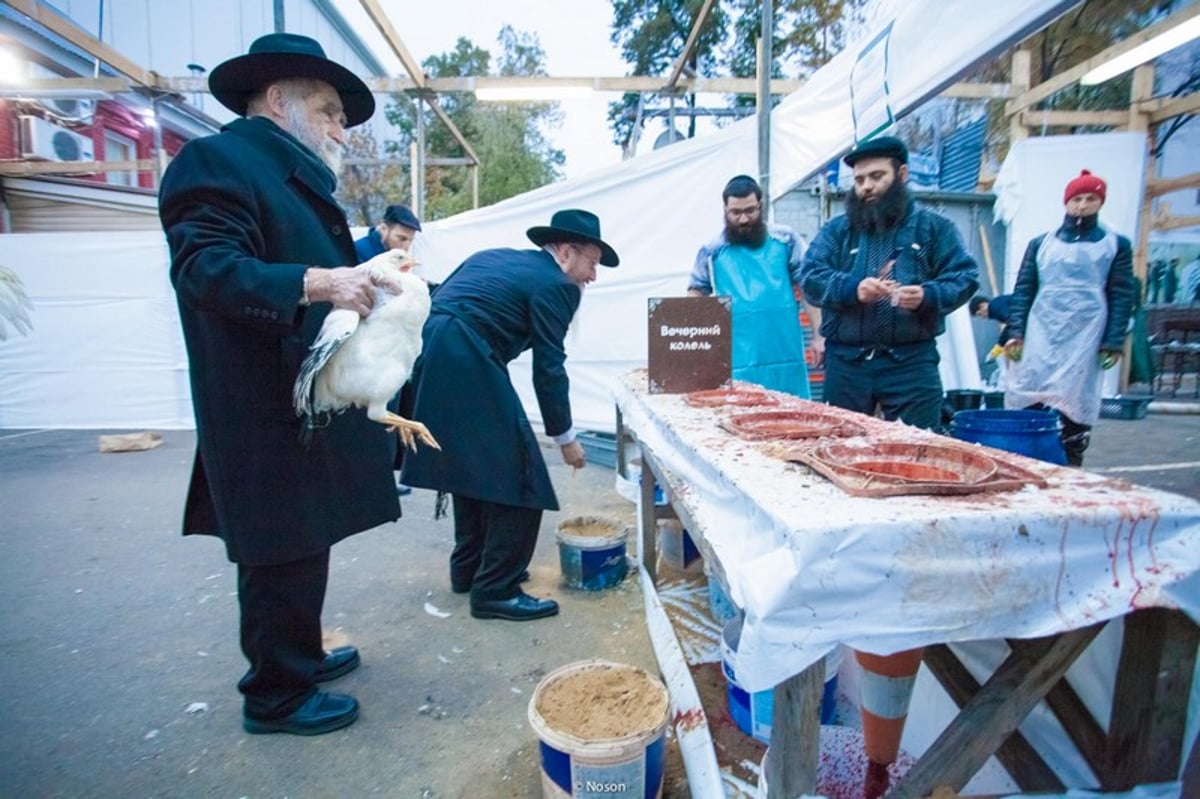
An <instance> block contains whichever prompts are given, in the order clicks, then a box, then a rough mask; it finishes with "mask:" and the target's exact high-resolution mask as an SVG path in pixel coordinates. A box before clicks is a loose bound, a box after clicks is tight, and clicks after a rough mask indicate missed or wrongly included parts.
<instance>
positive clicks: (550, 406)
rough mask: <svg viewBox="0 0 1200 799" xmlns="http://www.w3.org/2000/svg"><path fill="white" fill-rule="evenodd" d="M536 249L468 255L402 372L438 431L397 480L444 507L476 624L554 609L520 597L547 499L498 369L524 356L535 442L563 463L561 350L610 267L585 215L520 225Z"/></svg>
mask: <svg viewBox="0 0 1200 799" xmlns="http://www.w3.org/2000/svg"><path fill="white" fill-rule="evenodd" d="M527 235H528V236H529V239H530V240H531V241H532V242H533V243H534V244H536V245H538V247H539V249H536V250H510V249H496V250H484V251H482V252H478V253H476V254H474V255H472V256H471V257H469V258H468V259H467V260H466V261H464V262H463V263H462V265H460V266H459V267H458V269H456V270H455V271H454V272H453V273H451V275H450V276H449V277H448V278H446V280H445V282H443V283H442V284H441V286H440V287H439V288H438V290H437V292H436V293H435V294H434V295H433V308H432V310H431V311H430V314H429V320H428V321H427V322H426V323H425V330H424V332H423V338H424V342H425V344H424V349H423V351H422V353H421V357H420V359H419V360H418V361H417V364H416V366H415V367H414V369H413V378H412V380H413V386H414V391H413V395H414V407H413V414H414V415H415V417H416V418H419V419H421V420H422V421H424V422H425V423H426V424H427V425H428V426H429V427H430V429H433V430H437V431H438V441H439V442H440V443H441V445H442V451H441V452H440V453H438V454H437V456H436V457H428V453H426V452H424V451H418V452H410V453H408V455H407V456H406V457H405V462H404V471H403V472H402V473H401V479H402V480H403V481H404V483H406V484H408V485H411V486H416V487H419V488H433V489H437V490H438V491H443V492H448V493H450V494H451V495H453V500H454V541H455V546H454V551H453V553H452V554H451V556H450V587H451V588H452V589H453V590H454V591H455V592H456V593H467V592H470V594H471V615H472V616H474V617H476V618H479V619H509V620H512V621H526V620H530V619H540V618H543V617H546V616H553V615H555V614H556V613H558V604H557V603H556V602H554V601H552V600H547V599H536V598H534V597H532V596H529V595H528V594H526V593H525V592H524V591H522V590H521V587H520V583H521V581H522V579H523V578H525V577H526V569H527V567H528V566H529V561H530V559H531V558H532V557H533V550H534V545H535V544H536V543H537V536H538V527H539V525H540V524H541V519H542V511H543V510H557V509H558V499H557V497H556V496H555V494H554V487H553V486H552V485H551V483H550V475H549V473H548V472H547V470H546V464H545V462H544V461H543V459H542V453H541V449H540V447H539V446H538V442H537V439H536V438H535V437H534V434H533V429H532V428H531V427H530V424H529V421H528V419H527V418H526V416H525V411H524V409H523V408H522V407H521V401H520V399H519V398H518V397H517V393H516V391H515V390H514V389H513V387H512V384H511V383H510V382H509V377H508V364H509V363H510V362H511V361H512V360H513V359H515V358H516V357H517V356H518V355H520V354H521V353H522V352H524V351H525V350H529V349H532V351H533V386H534V391H535V393H536V395H537V401H538V407H539V408H540V410H541V414H542V420H543V423H544V425H545V431H546V435H547V436H549V437H551V438H552V439H553V440H554V442H555V443H556V444H558V445H559V447H560V448H561V450H562V458H563V461H565V462H566V463H567V464H569V465H570V466H572V467H575V468H580V467H582V466H583V465H584V463H585V458H584V452H583V447H582V446H581V445H580V443H579V442H578V441H577V440H576V438H575V429H574V427H573V425H572V421H571V403H570V399H569V397H568V387H569V384H568V380H567V370H566V367H565V361H566V359H567V354H566V352H565V350H564V349H563V339H564V337H565V336H566V333H567V327H568V325H570V323H571V319H572V317H574V315H575V311H576V309H577V308H578V307H579V302H580V299H581V298H582V292H583V288H584V286H586V285H587V284H589V283H591V282H592V281H593V280H595V279H596V265H597V264H602V265H604V266H616V265H617V263H618V258H617V253H616V252H615V251H614V250H613V248H612V247H610V246H609V245H608V244H606V243H605V242H604V240H603V239H602V238H601V236H600V220H599V219H597V218H596V216H595V214H591V213H589V212H587V211H580V210H564V211H559V212H557V213H555V214H554V216H553V218H552V219H551V221H550V224H549V225H547V226H539V227H533V228H530V229H529V230H528V231H527Z"/></svg>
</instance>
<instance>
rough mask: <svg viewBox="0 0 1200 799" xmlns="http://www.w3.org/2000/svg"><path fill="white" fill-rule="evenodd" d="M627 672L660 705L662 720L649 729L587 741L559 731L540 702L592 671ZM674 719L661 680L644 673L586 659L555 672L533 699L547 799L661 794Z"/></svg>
mask: <svg viewBox="0 0 1200 799" xmlns="http://www.w3.org/2000/svg"><path fill="white" fill-rule="evenodd" d="M596 670H615V671H618V672H624V673H625V674H626V675H627V676H628V677H629V678H631V679H633V680H634V681H635V683H640V684H641V685H642V686H644V688H645V690H646V691H647V692H648V696H649V699H650V701H649V702H648V703H647V704H648V705H654V704H661V706H662V714H661V718H655V719H654V720H653V723H652V724H650V725H648V726H647V728H646V729H644V730H638V731H634V732H631V733H629V734H628V735H622V736H620V737H614V738H585V737H580V736H578V735H575V734H572V733H571V732H569V731H567V730H561V729H556V728H554V727H553V726H551V724H550V723H549V722H547V721H546V719H545V717H544V716H543V715H542V712H541V711H540V710H539V703H540V702H541V700H542V698H543V697H544V696H545V695H546V694H547V692H548V691H552V689H553V688H554V687H555V686H558V685H562V684H563V683H565V682H567V681H570V680H573V679H579V678H581V677H582V676H584V675H586V674H587V673H588V672H592V671H596ZM580 711H581V712H582V711H583V708H580ZM670 719H671V703H670V696H669V694H668V693H667V689H666V686H664V685H663V684H662V681H661V680H659V679H658V678H657V677H655V676H653V675H652V674H650V673H649V672H647V671H645V670H644V669H639V668H637V667H636V666H629V665H626V664H623V663H611V662H608V661H603V660H584V661H578V662H576V663H569V664H567V665H565V666H562V667H560V668H557V669H555V670H554V671H552V672H550V673H549V674H547V675H546V676H545V677H543V678H542V681H541V682H539V683H538V686H537V688H536V689H535V690H534V692H533V696H532V697H531V698H530V700H529V723H530V725H531V726H532V727H533V731H534V732H535V733H536V734H537V736H538V740H539V742H540V744H539V750H540V754H541V771H542V796H544V797H545V799H567V797H571V799H600V798H601V797H604V799H610V797H621V799H645V798H646V797H660V796H661V795H662V781H663V769H664V767H665V764H666V757H665V755H666V731H667V724H668V722H669V721H670Z"/></svg>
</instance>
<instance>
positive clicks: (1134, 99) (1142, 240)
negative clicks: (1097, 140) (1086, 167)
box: [1118, 64, 1158, 391]
mask: <svg viewBox="0 0 1200 799" xmlns="http://www.w3.org/2000/svg"><path fill="white" fill-rule="evenodd" d="M1153 96H1154V66H1153V65H1152V64H1143V65H1142V66H1140V67H1138V68H1136V69H1135V70H1134V71H1133V85H1132V87H1131V88H1130V91H1129V130H1131V131H1135V130H1137V131H1144V132H1145V134H1146V172H1145V174H1144V175H1143V176H1142V182H1141V184H1140V188H1141V189H1142V202H1141V206H1140V207H1139V209H1138V226H1137V244H1136V245H1135V246H1134V248H1133V274H1134V276H1135V277H1137V278H1138V279H1139V280H1140V281H1141V284H1142V297H1145V296H1146V294H1145V291H1146V276H1147V275H1148V274H1149V265H1148V261H1149V258H1150V230H1151V228H1152V227H1153V226H1154V213H1153V212H1154V194H1153V193H1152V192H1151V191H1150V184H1151V181H1153V180H1154V178H1155V176H1156V175H1157V173H1158V165H1157V159H1156V158H1155V157H1154V137H1155V132H1156V131H1157V130H1158V124H1157V123H1152V122H1151V121H1150V115H1149V114H1147V113H1145V112H1143V111H1141V110H1140V108H1139V103H1142V102H1144V101H1146V100H1149V99H1150V98H1151V97H1153ZM1140 301H1141V298H1139V302H1140ZM1132 349H1133V342H1131V341H1129V340H1128V339H1126V341H1125V346H1124V347H1123V350H1124V356H1123V357H1122V358H1121V377H1120V381H1119V384H1118V385H1119V387H1120V390H1122V391H1124V390H1125V389H1126V388H1128V386H1129V369H1130V364H1129V357H1130V353H1131V351H1132Z"/></svg>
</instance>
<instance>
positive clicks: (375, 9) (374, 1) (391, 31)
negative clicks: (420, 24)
mask: <svg viewBox="0 0 1200 799" xmlns="http://www.w3.org/2000/svg"><path fill="white" fill-rule="evenodd" d="M358 1H359V4H360V5H362V7H363V10H365V11H366V12H367V16H369V17H370V18H371V22H373V23H375V28H376V29H377V30H378V31H379V32H380V33H381V34H382V35H383V38H384V40H385V41H387V43H388V46H389V47H391V48H392V52H393V53H395V54H396V57H397V58H399V59H400V63H401V64H403V65H404V71H405V72H407V73H408V76H409V77H410V78H412V81H413V84H414V85H415V86H416V87H417V88H418V89H421V88H424V87H425V80H426V78H425V70H423V69H421V65H420V64H419V63H417V59H415V58H413V54H412V53H410V52H409V51H408V48H407V47H405V46H404V40H403V39H401V38H400V34H398V33H396V29H395V28H393V27H392V21H391V20H390V19H388V15H387V13H386V12H385V11H384V10H383V8H381V7H380V5H379V2H378V0H358Z"/></svg>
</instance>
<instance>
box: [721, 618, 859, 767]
mask: <svg viewBox="0 0 1200 799" xmlns="http://www.w3.org/2000/svg"><path fill="white" fill-rule="evenodd" d="M744 621H745V620H744V619H743V617H742V616H736V617H735V618H733V619H732V620H730V621H729V623H728V624H726V625H725V629H724V630H723V631H722V632H721V671H723V672H724V673H725V682H726V696H727V698H728V700H729V715H730V717H731V718H732V719H733V721H734V723H735V724H737V726H738V729H740V730H741V731H742V732H744V733H746V734H747V735H750V736H752V737H754V738H755V739H756V740H759V741H762V742H763V743H765V744H769V743H771V723H772V715H773V714H774V712H775V691H774V689H767V690H765V691H755V692H754V693H750V692H749V691H747V690H746V689H745V688H743V687H742V686H741V685H740V684H739V683H738V681H737V674H736V672H735V671H734V668H733V662H734V659H735V658H736V657H737V648H738V642H739V641H740V640H741V638H742V624H743V623H744ZM841 665H842V650H841V648H840V647H839V648H838V649H835V650H833V652H830V653H829V655H827V656H826V658H825V691H824V693H823V694H822V696H821V717H820V718H821V723H822V724H831V723H832V722H833V716H834V710H835V708H836V705H837V674H838V669H839V668H841Z"/></svg>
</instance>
